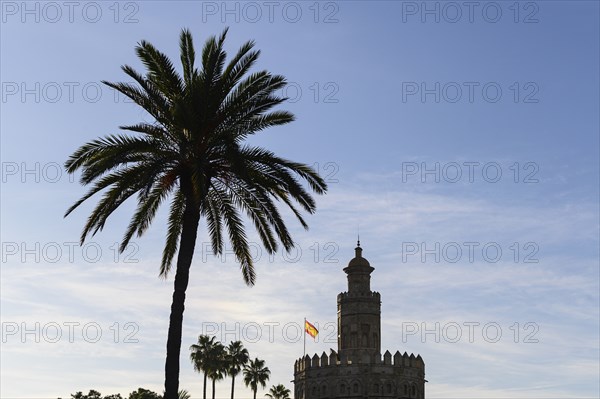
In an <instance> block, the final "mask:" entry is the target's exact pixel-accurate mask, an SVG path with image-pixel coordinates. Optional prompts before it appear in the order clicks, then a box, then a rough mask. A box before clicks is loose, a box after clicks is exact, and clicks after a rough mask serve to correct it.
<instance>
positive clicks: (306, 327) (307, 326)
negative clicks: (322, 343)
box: [304, 319, 319, 338]
mask: <svg viewBox="0 0 600 399" xmlns="http://www.w3.org/2000/svg"><path fill="white" fill-rule="evenodd" d="M304 331H306V333H307V334H308V335H310V336H311V337H313V338H315V337H316V336H317V334H318V333H319V330H317V327H315V326H313V325H312V324H310V323H309V322H308V321H307V320H306V319H304Z"/></svg>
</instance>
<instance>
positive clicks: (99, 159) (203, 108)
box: [65, 29, 327, 399]
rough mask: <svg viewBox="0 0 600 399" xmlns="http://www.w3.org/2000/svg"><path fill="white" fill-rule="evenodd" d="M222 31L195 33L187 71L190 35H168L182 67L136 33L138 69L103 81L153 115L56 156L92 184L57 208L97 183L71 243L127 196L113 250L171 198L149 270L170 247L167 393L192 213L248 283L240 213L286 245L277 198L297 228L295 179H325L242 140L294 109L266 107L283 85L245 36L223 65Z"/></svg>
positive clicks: (170, 394)
mask: <svg viewBox="0 0 600 399" xmlns="http://www.w3.org/2000/svg"><path fill="white" fill-rule="evenodd" d="M226 35H227V29H226V30H225V31H223V33H222V34H221V35H220V36H219V37H218V38H217V37H211V38H209V39H208V40H207V41H206V43H205V45H204V47H203V50H202V56H201V63H202V67H201V68H200V69H198V68H196V67H195V65H194V64H195V59H196V53H195V50H194V45H193V42H192V35H191V33H190V32H189V31H188V30H186V29H184V30H183V31H182V32H181V35H180V40H179V47H180V53H181V54H180V55H181V63H182V72H183V74H180V73H179V72H178V71H177V70H176V69H175V67H174V65H173V63H172V62H171V60H170V59H169V58H168V57H167V56H166V55H165V54H164V53H162V52H160V51H159V50H157V49H156V48H155V47H154V46H153V45H152V44H151V43H149V42H147V41H144V40H143V41H141V42H140V43H139V45H138V46H137V47H136V52H137V55H138V57H139V58H140V60H141V61H142V63H143V64H144V66H145V67H146V69H147V73H146V74H145V75H143V74H141V73H139V72H137V71H136V70H135V69H133V68H132V67H130V66H123V67H122V69H123V71H124V72H125V73H126V74H127V75H128V76H129V78H131V79H133V80H134V81H135V84H132V83H111V82H106V81H103V83H104V84H106V85H107V86H109V87H111V88H113V89H114V90H116V91H117V92H119V93H121V94H123V95H125V96H126V97H127V98H129V99H130V100H132V101H133V102H134V103H135V104H137V105H139V106H140V107H141V108H143V109H144V110H145V111H146V112H147V113H148V114H149V115H150V116H151V117H152V119H153V121H152V123H146V122H142V123H137V124H132V125H129V126H121V129H123V130H125V131H129V132H131V133H133V134H114V135H109V136H106V137H103V138H99V139H96V140H92V141H90V142H88V143H87V144H84V145H82V146H81V147H79V148H78V149H77V150H76V151H75V152H74V153H73V154H72V155H71V156H70V157H69V159H68V160H67V162H66V163H65V168H66V170H67V172H68V173H75V172H76V171H78V170H82V175H81V183H82V184H83V185H92V187H91V189H90V190H89V191H88V192H87V193H86V194H85V195H84V196H83V197H82V198H80V199H79V200H78V201H77V202H75V204H73V205H72V206H71V207H70V208H69V209H68V210H67V212H66V214H65V216H66V215H68V214H70V213H71V212H72V211H74V210H75V209H76V208H78V207H79V206H80V205H81V204H82V203H83V202H85V201H86V200H88V199H89V198H91V197H92V196H94V195H95V194H98V193H101V192H102V193H103V196H102V197H101V199H100V200H99V202H98V204H97V205H96V207H95V208H94V210H93V211H92V213H91V214H90V216H89V217H88V219H87V222H86V224H85V226H84V228H83V232H82V233H81V238H80V241H81V243H82V244H83V242H84V241H85V239H86V238H87V237H88V236H90V235H91V236H93V235H94V234H96V233H97V232H98V231H101V230H102V229H103V228H104V225H105V224H106V221H107V219H108V218H109V216H110V215H111V214H113V212H114V211H115V210H117V208H119V207H120V206H121V205H122V204H123V203H124V202H125V201H126V200H127V199H129V198H131V197H132V196H134V194H137V208H136V210H135V212H134V214H133V217H132V219H131V221H130V223H129V226H128V227H127V230H126V232H125V235H124V237H123V239H122V241H121V245H120V247H119V249H120V251H121V252H122V251H124V250H125V248H127V245H128V244H129V242H130V240H131V238H132V237H133V236H134V235H137V236H138V237H139V236H142V235H143V234H144V233H145V232H146V230H147V229H148V228H149V226H150V225H151V223H152V221H153V219H154V217H155V215H156V213H157V210H158V208H159V207H160V205H161V204H163V203H165V202H170V209H169V215H168V222H167V234H166V243H165V247H164V249H163V256H162V261H161V264H160V276H161V277H165V278H166V277H167V275H168V273H169V271H170V270H171V266H172V261H173V259H174V258H175V255H177V257H176V259H177V260H176V263H177V267H176V272H175V281H174V287H173V297H172V302H171V314H170V317H169V330H168V337H167V348H166V349H167V356H166V361H165V398H166V399H177V394H178V391H179V357H180V352H181V335H182V328H183V327H182V326H183V312H184V309H185V297H186V290H187V287H188V282H189V276H190V266H191V264H192V259H193V255H194V248H195V245H196V237H197V234H198V227H199V225H200V220H201V219H202V218H204V220H205V221H206V228H207V231H208V234H209V237H210V240H211V243H212V249H213V253H215V254H219V255H221V254H222V253H223V247H224V245H225V241H226V239H227V236H228V238H229V240H230V241H231V244H232V247H233V250H234V252H235V256H236V258H237V261H238V262H239V264H240V268H241V270H242V275H243V278H244V281H245V282H246V283H247V284H248V285H250V286H252V285H253V284H254V282H255V278H256V276H255V272H254V266H253V259H252V253H251V251H250V244H249V242H248V236H247V235H246V232H245V227H244V220H243V216H242V214H245V215H246V216H248V219H249V220H251V221H252V223H253V225H254V227H255V228H256V230H257V232H258V235H259V237H260V239H261V242H262V243H263V245H264V247H265V248H266V250H267V252H268V253H270V254H272V253H274V252H276V251H277V249H278V246H279V243H281V244H282V245H283V247H284V248H285V249H286V250H287V251H290V250H291V249H292V248H294V242H293V240H292V237H291V235H290V233H289V231H288V229H287V227H286V225H285V223H284V220H283V217H282V215H281V213H280V212H279V208H278V207H277V205H276V203H277V202H279V201H281V202H280V203H282V204H285V205H286V206H287V207H289V208H290V209H291V211H292V213H293V214H294V215H295V216H296V218H297V219H298V220H299V221H300V224H302V226H303V227H304V228H308V225H307V224H306V222H305V221H304V219H303V217H302V215H301V214H300V213H299V210H298V209H297V207H300V208H302V209H304V210H305V211H306V212H308V213H314V212H315V210H316V204H315V201H314V199H313V197H312V195H311V194H310V193H309V192H308V190H307V189H306V188H305V187H304V186H303V184H301V183H302V182H303V181H305V182H306V183H307V184H308V187H309V188H310V189H311V190H312V191H314V192H315V193H317V194H323V193H325V191H326V189H327V186H326V184H325V181H324V180H323V179H322V178H321V177H320V176H319V175H318V174H317V172H316V171H315V170H314V169H313V168H311V167H310V166H308V165H305V164H301V163H297V162H292V161H288V160H286V159H284V158H280V157H278V156H276V155H275V154H273V153H272V152H270V151H268V150H266V149H264V148H261V147H256V146H252V145H249V144H248V143H247V139H248V138H249V137H250V136H252V135H254V134H256V133H258V132H261V131H263V130H265V129H267V128H269V127H272V126H280V125H285V124H287V123H289V122H292V121H293V120H294V116H293V114H291V113H290V112H287V111H283V110H276V111H273V107H276V106H278V105H280V104H282V103H283V102H284V101H285V100H286V98H285V97H280V96H278V95H277V92H278V91H279V89H282V88H283V87H285V85H286V80H285V78H284V77H283V76H281V75H273V74H271V73H269V72H268V71H258V72H255V73H252V74H249V71H250V70H251V68H252V67H253V65H254V64H255V62H256V60H257V59H258V56H259V54H260V52H259V51H256V50H253V47H254V42H252V41H250V42H247V43H245V44H244V45H242V47H241V48H240V49H239V51H238V52H237V53H236V55H235V56H234V57H233V58H232V59H231V60H230V61H229V62H228V63H226V60H227V53H226V52H225V51H224V49H223V47H224V43H225V37H226ZM241 213H242V214H241ZM224 231H225V233H224ZM224 234H225V235H226V236H225V237H224Z"/></svg>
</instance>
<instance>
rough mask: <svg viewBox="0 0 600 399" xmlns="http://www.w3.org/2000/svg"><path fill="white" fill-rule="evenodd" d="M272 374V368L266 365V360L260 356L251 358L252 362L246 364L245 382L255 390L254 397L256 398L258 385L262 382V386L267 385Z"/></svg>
mask: <svg viewBox="0 0 600 399" xmlns="http://www.w3.org/2000/svg"><path fill="white" fill-rule="evenodd" d="M270 375H271V370H269V368H268V367H265V361H264V360H261V359H259V358H255V359H254V360H250V363H249V364H247V365H246V366H244V383H245V384H246V386H249V387H250V389H252V392H254V399H256V391H257V390H258V385H259V384H260V386H261V387H262V388H264V387H265V386H267V381H268V380H269V376H270Z"/></svg>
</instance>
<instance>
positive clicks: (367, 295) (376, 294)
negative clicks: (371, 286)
mask: <svg viewBox="0 0 600 399" xmlns="http://www.w3.org/2000/svg"><path fill="white" fill-rule="evenodd" d="M356 297H365V298H376V299H379V300H380V301H381V295H380V294H379V292H376V291H369V292H356V293H354V292H353V293H350V294H349V293H348V292H346V291H344V292H340V293H339V294H338V296H337V298H338V301H339V300H340V299H345V298H356Z"/></svg>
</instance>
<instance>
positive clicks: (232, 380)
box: [231, 375, 235, 399]
mask: <svg viewBox="0 0 600 399" xmlns="http://www.w3.org/2000/svg"><path fill="white" fill-rule="evenodd" d="M234 387H235V375H232V376H231V399H233V388H234Z"/></svg>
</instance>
